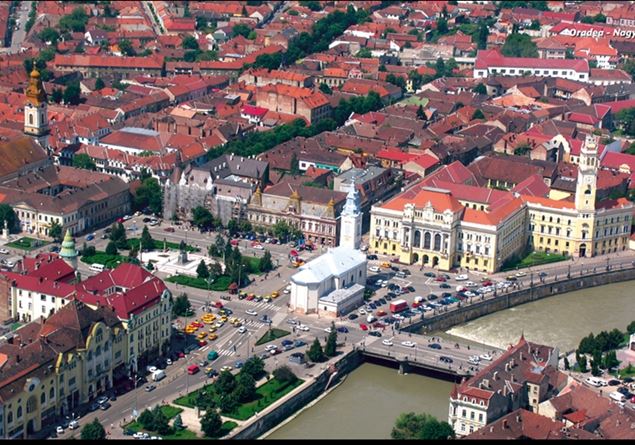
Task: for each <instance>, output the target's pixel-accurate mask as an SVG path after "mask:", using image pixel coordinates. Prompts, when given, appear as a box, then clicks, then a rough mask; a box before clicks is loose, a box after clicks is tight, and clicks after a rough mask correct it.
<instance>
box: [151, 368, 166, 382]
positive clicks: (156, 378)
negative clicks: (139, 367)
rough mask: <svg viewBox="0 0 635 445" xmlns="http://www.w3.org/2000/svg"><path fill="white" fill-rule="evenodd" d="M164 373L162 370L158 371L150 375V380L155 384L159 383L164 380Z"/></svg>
mask: <svg viewBox="0 0 635 445" xmlns="http://www.w3.org/2000/svg"><path fill="white" fill-rule="evenodd" d="M165 377H166V376H165V371H164V370H162V369H158V370H156V371H154V372H153V373H152V380H154V381H155V382H159V381H161V380H163V379H164V378H165Z"/></svg>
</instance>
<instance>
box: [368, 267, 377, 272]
mask: <svg viewBox="0 0 635 445" xmlns="http://www.w3.org/2000/svg"><path fill="white" fill-rule="evenodd" d="M368 270H370V271H371V272H379V267H377V266H370V267H369V268H368Z"/></svg>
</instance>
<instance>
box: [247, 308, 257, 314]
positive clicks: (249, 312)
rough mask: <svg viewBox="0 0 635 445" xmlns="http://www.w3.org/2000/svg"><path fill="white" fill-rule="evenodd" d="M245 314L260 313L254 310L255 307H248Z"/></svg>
mask: <svg viewBox="0 0 635 445" xmlns="http://www.w3.org/2000/svg"><path fill="white" fill-rule="evenodd" d="M245 314H247V315H258V312H256V311H254V310H253V309H247V310H246V311H245Z"/></svg>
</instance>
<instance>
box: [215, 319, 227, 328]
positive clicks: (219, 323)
mask: <svg viewBox="0 0 635 445" xmlns="http://www.w3.org/2000/svg"><path fill="white" fill-rule="evenodd" d="M224 324H225V323H223V322H222V321H221V320H218V321H217V322H216V323H214V326H215V327H216V328H222V327H223V325H224Z"/></svg>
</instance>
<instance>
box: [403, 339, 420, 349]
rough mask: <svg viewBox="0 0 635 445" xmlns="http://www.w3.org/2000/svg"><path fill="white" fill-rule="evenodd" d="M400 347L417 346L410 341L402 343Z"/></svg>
mask: <svg viewBox="0 0 635 445" xmlns="http://www.w3.org/2000/svg"><path fill="white" fill-rule="evenodd" d="M401 345H402V346H405V347H406V348H414V347H415V346H417V344H416V343H415V342H413V341H410V340H406V341H402V342H401Z"/></svg>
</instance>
